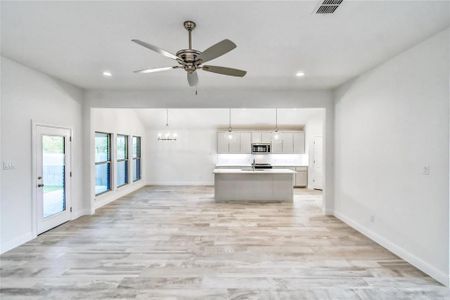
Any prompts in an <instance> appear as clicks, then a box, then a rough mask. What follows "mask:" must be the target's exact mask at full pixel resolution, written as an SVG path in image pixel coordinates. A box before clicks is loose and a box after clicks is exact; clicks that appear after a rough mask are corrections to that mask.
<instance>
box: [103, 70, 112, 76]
mask: <svg viewBox="0 0 450 300" xmlns="http://www.w3.org/2000/svg"><path fill="white" fill-rule="evenodd" d="M102 74H103V76H105V77H111V76H112V74H111V72H110V71H103V73H102Z"/></svg>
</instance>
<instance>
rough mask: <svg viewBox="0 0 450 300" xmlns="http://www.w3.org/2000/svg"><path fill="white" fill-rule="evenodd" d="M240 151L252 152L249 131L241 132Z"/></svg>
mask: <svg viewBox="0 0 450 300" xmlns="http://www.w3.org/2000/svg"><path fill="white" fill-rule="evenodd" d="M241 153H245V154H250V153H252V134H251V132H241Z"/></svg>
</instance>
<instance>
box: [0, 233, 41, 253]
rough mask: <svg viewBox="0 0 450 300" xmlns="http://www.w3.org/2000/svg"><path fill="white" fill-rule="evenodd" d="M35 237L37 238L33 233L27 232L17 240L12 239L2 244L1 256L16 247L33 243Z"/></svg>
mask: <svg viewBox="0 0 450 300" xmlns="http://www.w3.org/2000/svg"><path fill="white" fill-rule="evenodd" d="M35 237H36V235H34V234H33V232H31V231H30V232H27V233H25V234H22V235H20V236H18V237H17V238H15V239H12V240H10V241H7V242H5V243H2V246H1V249H0V254H3V253H5V252H7V251H9V250H11V249H14V248H16V247H19V246H20V245H22V244H25V243H26V242H28V241H31V240H32V239H34V238H35Z"/></svg>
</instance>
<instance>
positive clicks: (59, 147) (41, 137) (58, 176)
mask: <svg viewBox="0 0 450 300" xmlns="http://www.w3.org/2000/svg"><path fill="white" fill-rule="evenodd" d="M70 135H71V131H70V129H66V128H57V127H49V126H41V125H35V139H34V143H35V145H34V146H35V147H34V149H35V151H36V153H35V155H36V156H35V157H36V159H35V162H36V166H35V167H36V180H35V181H34V184H35V192H36V198H35V199H36V202H37V203H36V205H35V207H36V212H35V213H36V219H37V234H40V233H42V232H44V231H47V230H49V229H51V228H53V227H56V226H58V225H60V224H62V223H64V222H67V221H68V220H70V217H71V216H70V214H71V206H70V205H71V199H70V175H71V155H70V150H71V149H70V144H71V143H70Z"/></svg>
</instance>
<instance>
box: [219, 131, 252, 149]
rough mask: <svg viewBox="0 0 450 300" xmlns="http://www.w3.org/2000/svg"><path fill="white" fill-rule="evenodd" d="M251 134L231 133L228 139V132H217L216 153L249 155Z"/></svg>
mask: <svg viewBox="0 0 450 300" xmlns="http://www.w3.org/2000/svg"><path fill="white" fill-rule="evenodd" d="M251 148H252V146H251V133H250V132H241V131H233V132H232V133H231V138H229V132H228V131H219V132H217V153H218V154H226V153H230V154H239V153H247V154H250V153H251V151H252V149H251Z"/></svg>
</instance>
